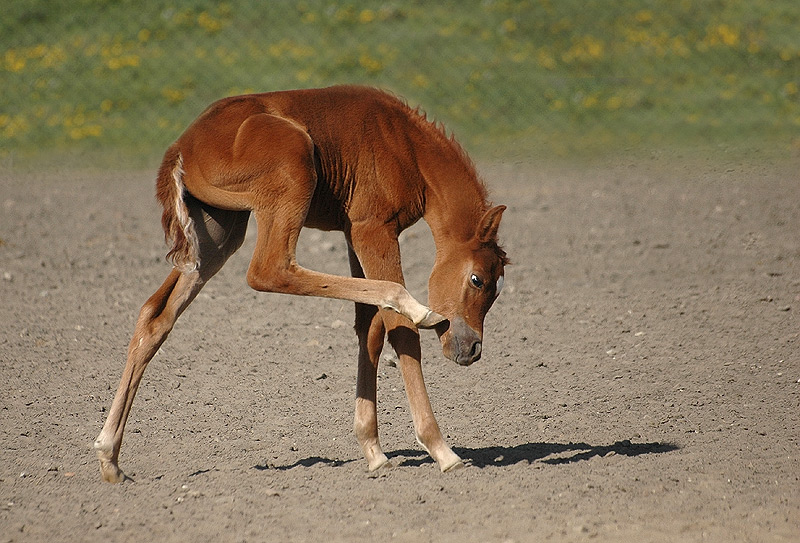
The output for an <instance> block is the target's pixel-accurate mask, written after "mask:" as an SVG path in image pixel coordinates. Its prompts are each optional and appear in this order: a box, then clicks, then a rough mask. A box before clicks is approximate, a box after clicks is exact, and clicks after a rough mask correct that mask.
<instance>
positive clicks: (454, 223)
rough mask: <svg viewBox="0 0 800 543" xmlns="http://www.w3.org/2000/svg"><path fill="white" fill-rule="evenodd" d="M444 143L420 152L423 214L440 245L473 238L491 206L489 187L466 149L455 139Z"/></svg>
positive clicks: (440, 246) (462, 241)
mask: <svg viewBox="0 0 800 543" xmlns="http://www.w3.org/2000/svg"><path fill="white" fill-rule="evenodd" d="M442 143H446V144H447V145H442V146H441V148H437V149H431V150H429V152H427V153H420V154H419V162H420V164H419V165H420V170H421V171H422V174H423V177H424V179H425V211H424V214H423V217H424V219H425V222H427V223H428V226H429V227H430V229H431V232H432V233H433V238H434V241H435V242H436V246H437V248H438V249H441V248H442V247H443V245H444V244H451V243H465V242H467V241H469V240H471V239H472V238H473V236H474V235H475V230H476V228H477V226H478V223H479V221H480V219H481V217H482V216H483V214H484V213H485V212H486V210H487V209H488V207H489V205H488V203H487V201H486V197H487V195H486V188H485V187H484V185H483V183H482V182H481V181H480V179H479V178H478V174H477V172H476V171H475V167H474V166H473V165H472V163H471V162H470V160H469V158H468V157H467V155H466V153H464V151H462V150H461V148H460V147H458V144H456V143H455V142H453V141H451V140H445V141H444V142H442Z"/></svg>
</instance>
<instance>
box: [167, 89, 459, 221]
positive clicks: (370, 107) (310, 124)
mask: <svg viewBox="0 0 800 543" xmlns="http://www.w3.org/2000/svg"><path fill="white" fill-rule="evenodd" d="M427 132H431V134H427ZM439 140H441V141H446V140H447V139H446V138H445V137H444V135H443V134H442V133H441V132H440V131H439V130H438V129H437V128H436V127H435V126H433V125H432V124H430V123H428V122H427V121H426V120H425V119H424V117H423V116H422V115H421V114H419V113H418V112H416V111H414V110H412V109H411V108H409V107H408V106H407V105H406V104H405V103H404V102H402V101H400V100H399V99H397V98H396V97H394V96H392V95H390V94H388V93H385V92H383V91H380V90H377V89H373V88H367V87H357V86H339V87H330V88H326V89H309V90H294V91H281V92H272V93H264V94H251V95H245V96H236V97H231V98H224V99H222V100H219V101H217V102H215V103H214V104H212V105H211V106H210V107H209V108H208V109H206V111H204V112H203V113H202V114H201V115H200V116H199V117H198V118H197V120H196V121H195V122H194V123H192V125H191V126H190V127H189V128H188V129H187V130H186V132H185V133H184V134H183V135H182V136H181V137H180V138H179V139H178V141H177V142H176V145H178V146H179V148H180V152H181V154H182V156H183V164H184V168H185V169H186V171H187V187H188V188H189V191H190V192H194V191H193V188H195V189H197V190H199V187H198V186H197V184H198V182H199V178H202V179H203V182H205V183H209V184H211V185H214V186H217V187H225V190H227V191H231V192H236V191H244V190H246V189H245V185H247V183H248V181H249V180H251V179H252V178H254V177H258V176H261V177H264V176H265V175H268V174H265V170H273V169H274V170H280V169H281V168H289V167H292V165H293V164H295V163H296V164H297V169H298V170H302V169H303V168H306V169H307V170H311V171H310V172H308V173H311V174H313V176H314V178H315V179H314V181H315V182H316V187H315V190H314V195H313V199H312V202H311V206H310V209H309V211H308V219H307V225H309V226H313V227H316V228H323V229H342V228H344V227H345V225H346V223H347V222H353V221H360V220H370V219H375V220H393V221H397V226H398V228H399V229H403V228H406V227H407V226H409V225H410V224H412V223H413V222H414V221H416V220H417V219H419V217H420V216H421V215H422V212H423V199H424V194H423V173H422V172H421V168H420V164H419V160H420V157H421V156H422V155H425V154H430V153H431V152H433V153H434V154H435V153H436V151H435V149H432V148H434V147H436V145H437V141H439ZM302 176H303V175H302V171H298V172H297V173H296V175H295V177H297V178H300V177H302ZM298 182H302V180H299V179H298ZM193 185H194V187H193ZM231 207H237V208H238V206H237V205H231ZM245 207H246V206H245Z"/></svg>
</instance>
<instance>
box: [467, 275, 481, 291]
mask: <svg viewBox="0 0 800 543" xmlns="http://www.w3.org/2000/svg"><path fill="white" fill-rule="evenodd" d="M469 282H470V283H471V284H472V286H473V287H475V288H483V280H482V279H481V278H480V277H478V276H477V275H475V274H474V273H473V274H472V275H471V276H470V278H469Z"/></svg>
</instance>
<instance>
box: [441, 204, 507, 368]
mask: <svg viewBox="0 0 800 543" xmlns="http://www.w3.org/2000/svg"><path fill="white" fill-rule="evenodd" d="M505 209H506V207H505V206H497V207H493V208H491V209H489V210H488V211H487V212H486V213H485V214H484V215H483V217H482V218H481V220H480V221H479V222H478V224H477V225H476V228H475V234H474V236H473V237H472V238H471V239H470V240H468V241H466V242H458V243H452V244H448V245H447V246H445V247H437V256H436V263H435V264H434V266H433V271H432V272H431V277H430V280H429V282H428V303H429V305H430V307H431V309H433V310H434V311H436V312H437V313H439V314H441V315H443V316H445V317H447V319H448V321H449V325H447V324H445V325H443V326H441V327H437V328H436V331H437V333H438V334H439V340H440V341H441V342H442V351H443V352H444V355H445V356H446V357H447V358H449V359H450V360H452V361H454V362H456V363H457V364H460V365H462V366H468V365H470V364H472V363H473V362H475V361H476V360H478V359H479V358H480V357H481V348H482V346H481V342H482V340H483V319H484V317H486V313H487V312H488V311H489V308H490V307H492V304H493V303H494V301H495V300H496V299H497V296H498V295H499V294H500V290H501V289H502V288H503V275H504V267H505V265H506V264H507V263H508V259H507V258H506V254H505V252H503V250H502V249H501V248H500V246H499V245H498V243H497V228H498V227H499V226H500V218H501V216H502V214H503V211H505Z"/></svg>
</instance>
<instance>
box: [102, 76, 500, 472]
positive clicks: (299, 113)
mask: <svg viewBox="0 0 800 543" xmlns="http://www.w3.org/2000/svg"><path fill="white" fill-rule="evenodd" d="M156 188H157V197H158V199H159V201H160V202H161V205H162V206H163V216H162V224H163V227H164V232H165V235H166V238H167V240H168V241H171V243H172V249H171V251H170V252H169V254H168V258H169V259H170V260H171V261H172V263H173V264H174V269H173V270H172V271H171V272H170V274H169V276H168V277H167V279H166V281H164V284H162V285H161V287H160V288H159V289H158V290H157V291H156V292H155V294H153V295H152V296H151V297H150V298H149V299H148V300H147V302H145V304H144V306H143V307H142V309H141V312H140V313H139V318H138V321H137V323H136V329H135V331H134V334H133V338H132V339H131V342H130V346H129V347H128V359H127V362H126V364H125V369H124V372H123V374H122V380H121V381H120V384H119V388H118V389H117V392H116V395H115V397H114V401H113V403H112V405H111V409H110V411H109V413H108V418H107V419H106V422H105V425H104V426H103V429H102V431H101V432H100V435H99V436H98V437H97V439H96V441H95V442H94V448H95V450H96V452H97V456H98V458H99V460H100V471H101V473H102V476H103V479H104V480H105V481H108V482H112V483H118V482H121V481H123V480H124V479H125V474H124V473H123V472H122V470H121V469H120V468H119V463H118V462H119V451H120V446H121V444H122V434H123V431H124V428H125V422H126V421H127V419H128V414H129V413H130V409H131V404H132V402H133V398H134V395H135V394H136V390H137V388H138V386H139V382H140V381H141V379H142V374H143V373H144V370H145V367H146V366H147V363H148V362H149V361H150V359H152V358H153V356H154V355H155V353H156V351H158V348H159V347H160V346H161V344H162V343H163V342H164V340H165V339H166V337H167V335H168V334H169V332H170V331H171V330H172V327H173V325H174V324H175V321H176V320H177V318H178V317H179V316H180V314H181V313H182V312H183V311H184V310H185V309H186V307H187V306H188V305H189V304H190V303H191V302H192V300H193V299H194V298H195V296H197V294H198V292H199V291H200V289H201V288H202V287H203V285H204V284H205V282H206V281H208V280H209V279H210V278H211V277H212V276H213V275H214V274H215V273H216V272H217V271H219V269H220V268H221V267H222V265H223V264H224V263H225V261H226V260H227V259H228V257H229V256H230V255H231V254H233V252H234V251H236V250H237V249H238V248H239V247H240V246H241V244H242V241H243V240H244V236H245V229H246V228H247V221H248V217H249V214H250V213H251V212H252V213H254V214H255V218H256V221H257V225H258V236H257V240H256V246H255V251H254V254H253V258H252V260H251V262H250V267H249V269H248V272H247V282H248V284H249V285H250V286H251V287H252V288H254V289H255V290H259V291H264V292H282V293H287V294H297V295H301V296H323V297H327V298H339V299H342V300H351V301H353V302H356V319H355V329H356V333H357V335H358V341H359V354H358V379H357V398H356V409H355V424H354V428H355V434H356V437H357V439H358V442H359V444H360V445H361V448H362V449H363V451H364V456H365V457H366V459H367V462H368V465H369V469H370V470H376V469H378V468H380V467H381V466H384V465H386V464H387V463H388V458H387V457H386V455H385V454H384V453H383V451H382V450H381V446H380V442H379V440H378V421H377V413H376V408H375V401H376V375H377V367H378V360H379V356H380V352H381V349H382V347H383V342H384V336H385V335H388V338H389V342H390V344H391V345H392V347H393V348H394V350H395V351H396V352H397V355H398V359H399V360H398V366H399V367H400V370H401V373H402V376H403V380H404V383H405V388H406V394H407V396H408V401H409V404H410V407H411V415H412V418H413V422H414V431H415V433H416V436H417V440H418V441H419V442H420V444H421V445H422V446H423V447H424V448H425V449H426V450H427V451H428V453H429V454H430V455H431V456H432V457H433V458H434V459H435V460H436V462H438V464H439V467H440V469H441V470H442V471H448V470H450V469H453V468H455V467H458V466H460V465H461V460H460V458H459V457H458V456H457V455H456V454H455V453H454V452H453V451H452V450H451V449H450V447H449V446H448V445H447V444H446V443H445V441H444V439H443V438H442V434H441V432H440V431H439V426H438V425H437V423H436V419H435V418H434V416H433V411H432V410H431V405H430V401H429V399H428V394H427V392H426V390H425V383H424V381H423V378H422V369H421V365H420V359H421V351H420V342H419V332H418V331H417V329H418V328H435V329H436V332H437V333H438V334H439V338H440V341H441V343H442V350H443V352H444V354H445V356H446V357H447V358H450V359H451V360H454V361H455V362H457V363H458V364H460V365H463V366H466V365H469V364H471V363H472V362H474V361H476V360H478V358H480V356H481V340H482V336H483V320H484V316H485V315H486V312H487V311H488V310H489V307H490V306H491V305H492V303H493V302H494V300H495V299H496V298H497V295H498V294H499V293H500V289H501V287H502V284H503V270H504V266H505V264H506V263H507V259H506V256H505V253H504V252H503V250H502V249H501V248H500V246H499V245H498V242H497V229H498V226H499V224H500V218H501V215H502V213H503V211H504V209H505V207H504V206H497V207H491V206H490V205H489V204H488V203H487V193H486V188H485V187H484V185H483V184H482V183H481V181H480V180H479V179H478V176H477V174H476V172H475V168H474V166H473V164H472V162H471V161H470V160H469V158H468V157H467V155H466V153H465V152H464V151H463V150H462V148H461V147H460V146H459V145H458V144H457V143H456V142H455V140H454V139H452V138H449V137H447V136H446V135H445V133H444V132H443V130H442V129H441V128H440V127H439V126H437V125H435V124H433V123H431V122H429V121H427V120H426V119H425V117H424V115H423V114H421V113H419V112H418V111H415V110H412V109H410V108H409V107H408V106H407V105H406V104H405V103H404V102H402V101H400V100H398V99H397V98H395V97H393V96H391V95H389V94H387V93H384V92H382V91H379V90H375V89H371V88H364V87H347V86H344V87H332V88H328V89H318V90H298V91H286V92H275V93H267V94H255V95H248V96H238V97H232V98H225V99H223V100H220V101H218V102H215V103H214V104H212V105H211V106H210V107H209V108H208V109H207V110H206V111H205V112H203V113H202V114H201V115H200V117H199V118H198V119H197V120H196V121H195V122H194V123H193V124H192V125H191V126H189V128H188V129H187V130H186V131H185V132H184V133H183V135H182V136H181V137H180V138H178V140H177V141H176V142H175V143H174V144H173V145H172V146H170V147H169V149H168V150H167V152H166V154H165V156H164V160H163V162H162V164H161V168H160V170H159V173H158V179H157V183H156ZM420 218H424V219H425V221H426V222H427V223H428V225H429V227H430V229H431V231H432V233H433V237H434V241H435V243H436V261H435V264H434V267H433V270H432V272H431V276H430V280H429V304H430V307H432V308H433V311H432V310H430V309H428V307H426V306H424V305H422V304H420V303H419V302H418V301H416V300H415V299H414V298H413V297H412V296H411V295H410V294H409V293H408V291H407V290H406V289H405V288H404V286H403V284H404V283H403V273H402V268H401V265H400V249H399V244H398V241H397V237H398V234H399V233H400V232H401V231H402V230H403V229H405V228H407V227H409V226H411V225H412V224H414V223H415V222H416V221H417V220H419V219H420ZM303 226H308V227H311V228H319V229H322V230H340V231H342V232H344V235H345V238H346V240H347V244H348V251H349V257H350V267H351V270H352V275H353V277H352V278H349V277H338V276H333V275H329V274H324V273H319V272H315V271H311V270H308V269H304V268H302V267H300V266H298V264H297V262H296V261H295V248H296V244H297V239H298V235H299V233H300V229H301V228H302V227H303Z"/></svg>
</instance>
